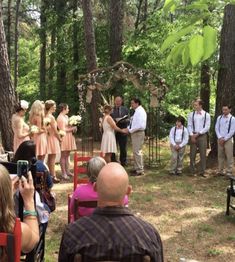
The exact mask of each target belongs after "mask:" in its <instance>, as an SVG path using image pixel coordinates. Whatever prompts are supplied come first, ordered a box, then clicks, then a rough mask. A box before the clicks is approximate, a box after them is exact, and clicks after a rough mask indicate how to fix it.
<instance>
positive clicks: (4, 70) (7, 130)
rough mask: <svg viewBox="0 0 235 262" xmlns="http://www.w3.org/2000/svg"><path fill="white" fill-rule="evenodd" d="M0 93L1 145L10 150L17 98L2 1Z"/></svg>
mask: <svg viewBox="0 0 235 262" xmlns="http://www.w3.org/2000/svg"><path fill="white" fill-rule="evenodd" d="M0 93H1V95H0V112H1V113H0V131H1V137H2V143H3V146H4V148H5V149H6V150H12V149H13V132H12V128H11V117H12V114H13V111H14V106H15V105H16V101H17V98H16V93H15V89H14V87H13V84H12V81H11V74H10V66H9V60H8V54H7V45H6V37H5V31H4V26H3V18H2V1H0Z"/></svg>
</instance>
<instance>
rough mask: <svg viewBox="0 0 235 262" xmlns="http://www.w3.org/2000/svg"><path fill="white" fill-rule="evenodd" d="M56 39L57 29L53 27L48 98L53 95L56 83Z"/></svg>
mask: <svg viewBox="0 0 235 262" xmlns="http://www.w3.org/2000/svg"><path fill="white" fill-rule="evenodd" d="M55 41H56V31H55V28H54V27H53V29H52V32H51V52H50V68H49V73H48V98H51V97H52V96H53V86H54V85H53V83H54V71H55V68H54V65H55Z"/></svg>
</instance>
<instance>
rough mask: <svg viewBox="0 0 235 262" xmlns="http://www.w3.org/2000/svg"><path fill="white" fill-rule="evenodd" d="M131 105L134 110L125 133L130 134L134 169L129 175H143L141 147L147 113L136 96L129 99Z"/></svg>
mask: <svg viewBox="0 0 235 262" xmlns="http://www.w3.org/2000/svg"><path fill="white" fill-rule="evenodd" d="M131 107H132V109H134V111H135V112H134V115H133V116H132V118H131V120H130V125H129V126H128V128H127V129H126V133H130V134H131V142H132V150H133V156H134V170H133V171H132V173H131V176H141V175H144V161H143V154H142V147H143V145H144V138H145V129H146V124H147V114H146V112H145V110H144V108H143V107H142V106H141V101H140V99H138V98H133V99H132V100H131Z"/></svg>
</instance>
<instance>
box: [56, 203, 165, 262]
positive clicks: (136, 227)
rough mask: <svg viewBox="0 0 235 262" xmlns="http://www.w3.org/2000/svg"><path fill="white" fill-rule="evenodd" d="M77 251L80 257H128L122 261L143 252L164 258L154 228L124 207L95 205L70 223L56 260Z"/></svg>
mask: <svg viewBox="0 0 235 262" xmlns="http://www.w3.org/2000/svg"><path fill="white" fill-rule="evenodd" d="M77 253H79V254H81V255H82V257H83V260H82V261H94V260H95V259H101V260H120V259H121V258H123V257H127V258H126V259H125V260H121V261H134V262H138V261H143V258H141V257H142V256H144V255H149V256H150V257H151V261H158V262H161V261H163V248H162V242H161V238H160V236H159V234H158V232H157V231H156V229H155V228H154V227H153V226H152V225H150V224H149V223H147V222H145V221H143V220H141V219H140V218H138V217H135V216H134V215H133V214H132V213H131V212H130V211H129V210H128V208H125V207H105V208H96V209H95V211H94V213H93V214H92V215H91V216H89V217H83V218H81V219H79V220H77V221H76V222H74V223H71V224H69V225H68V226H67V227H66V229H65V231H64V234H63V237H62V240H61V244H60V252H59V261H60V262H64V261H68V262H69V261H71V262H72V261H73V260H74V256H75V254H77Z"/></svg>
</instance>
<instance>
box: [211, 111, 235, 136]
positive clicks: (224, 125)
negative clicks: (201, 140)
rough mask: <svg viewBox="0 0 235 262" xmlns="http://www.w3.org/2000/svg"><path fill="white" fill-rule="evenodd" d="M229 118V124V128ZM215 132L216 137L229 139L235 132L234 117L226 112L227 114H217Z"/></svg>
mask: <svg viewBox="0 0 235 262" xmlns="http://www.w3.org/2000/svg"><path fill="white" fill-rule="evenodd" d="M231 117H232V119H231ZM230 119H231V125H230V130H229V122H230ZM228 131H229V132H228ZM215 132H216V135H217V138H218V139H220V138H223V139H224V140H225V141H227V140H229V139H230V138H231V137H232V136H233V135H234V133H235V117H233V116H232V115H231V114H228V115H227V116H225V115H222V116H218V118H217V121H216V124H215Z"/></svg>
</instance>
